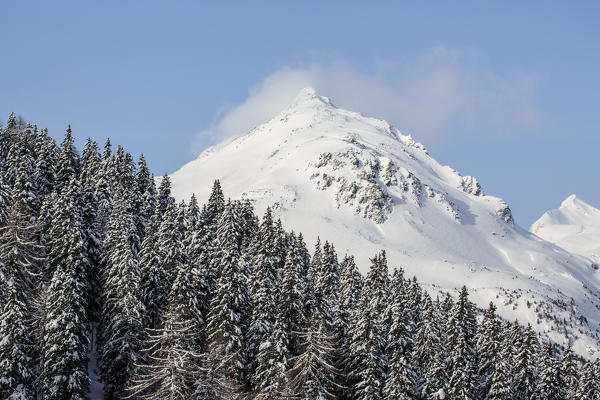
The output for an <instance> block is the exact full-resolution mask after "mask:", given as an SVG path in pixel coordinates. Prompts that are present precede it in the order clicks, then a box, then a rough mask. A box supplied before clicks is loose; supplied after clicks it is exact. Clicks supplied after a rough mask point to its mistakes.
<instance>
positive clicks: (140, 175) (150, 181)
mask: <svg viewBox="0 0 600 400" xmlns="http://www.w3.org/2000/svg"><path fill="white" fill-rule="evenodd" d="M137 170H138V172H137V177H136V179H137V192H138V204H137V205H136V210H137V219H136V226H137V228H138V234H139V235H140V237H143V236H144V234H145V231H146V227H147V226H148V224H149V223H150V218H152V215H154V210H155V209H156V196H157V195H156V184H155V183H154V176H153V175H152V174H151V173H150V169H149V168H148V164H147V163H146V159H145V158H144V155H143V154H142V155H141V156H140V159H139V161H138V168H137Z"/></svg>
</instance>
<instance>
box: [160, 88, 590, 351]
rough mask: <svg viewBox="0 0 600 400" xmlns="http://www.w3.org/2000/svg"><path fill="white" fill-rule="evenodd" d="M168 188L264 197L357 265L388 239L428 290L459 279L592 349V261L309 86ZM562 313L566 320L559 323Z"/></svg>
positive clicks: (260, 200)
mask: <svg viewBox="0 0 600 400" xmlns="http://www.w3.org/2000/svg"><path fill="white" fill-rule="evenodd" d="M171 178H172V183H173V194H174V196H175V197H176V198H177V199H179V200H180V199H188V198H189V196H191V194H192V193H196V196H197V197H198V200H199V201H206V200H207V199H208V196H209V193H210V190H211V186H212V182H213V180H214V179H217V178H218V179H220V181H221V184H222V187H223V190H224V191H225V194H226V195H228V196H231V197H232V198H248V199H251V200H253V201H254V203H255V207H256V210H257V212H258V213H259V215H260V214H262V213H263V212H264V210H265V209H266V207H267V206H269V205H271V206H274V211H275V212H276V213H277V214H278V215H279V216H280V217H281V219H282V221H283V223H284V225H285V226H286V228H287V229H294V230H296V231H299V232H302V233H303V234H304V237H305V239H306V241H307V242H308V244H309V246H312V245H313V244H314V243H315V241H316V238H317V236H320V237H321V238H322V239H323V240H330V241H331V242H333V243H334V244H335V246H336V249H337V251H338V253H339V255H340V256H342V255H343V254H344V253H346V252H348V253H351V254H354V255H355V256H356V258H357V262H358V264H359V266H360V268H361V270H362V271H363V272H365V271H366V270H367V269H368V267H369V257H372V256H373V255H374V254H375V253H376V252H378V251H379V250H380V249H385V250H386V251H387V254H388V260H389V263H390V266H391V267H402V268H404V269H405V271H406V272H407V275H409V276H412V275H415V276H416V277H417V278H418V279H419V281H420V282H421V283H423V284H424V285H425V286H426V287H427V288H428V289H429V290H430V292H431V293H432V294H436V293H441V292H445V291H450V292H451V293H455V291H456V290H458V289H459V288H460V287H461V286H462V285H467V287H469V288H470V293H471V297H472V299H473V300H474V301H475V302H476V303H477V304H478V305H479V306H481V307H482V308H483V307H486V306H487V303H488V302H489V301H493V302H494V303H495V304H496V305H497V306H498V311H499V314H500V315H501V316H503V317H504V318H507V319H510V320H512V319H515V318H518V319H519V321H521V322H522V323H528V322H529V323H531V324H532V325H533V326H534V328H535V329H536V330H538V331H539V332H545V333H547V334H548V335H549V336H550V337H552V338H553V340H555V341H557V342H559V343H562V344H565V343H566V341H565V335H564V332H565V330H566V331H568V332H569V334H570V335H571V336H572V337H575V338H577V340H576V342H575V344H574V349H575V350H576V351H577V352H578V353H579V354H582V355H584V356H586V357H597V356H598V355H599V354H598V351H599V349H600V346H599V342H598V338H599V336H598V335H599V332H600V309H599V307H600V306H599V305H598V304H600V272H597V271H594V270H593V269H591V268H590V263H589V262H588V261H587V260H586V259H584V258H583V257H578V256H574V255H572V254H570V253H568V252H567V251H565V250H563V249H562V248H560V247H558V246H555V245H554V244H552V243H549V242H547V241H544V240H542V239H540V238H539V237H538V236H536V235H534V234H532V233H530V232H528V231H527V230H525V229H523V228H521V227H519V226H518V225H516V224H515V223H514V221H513V220H512V216H511V212H510V208H509V207H508V206H507V205H506V203H505V202H504V201H503V200H501V199H499V198H497V197H493V196H489V195H485V194H484V193H483V189H482V188H481V186H480V184H479V183H478V182H477V180H476V179H475V178H472V177H463V176H461V175H460V174H459V173H458V172H456V171H455V170H453V169H452V168H450V167H448V166H442V165H440V164H439V163H437V162H436V161H435V160H434V159H433V158H432V157H431V156H430V155H429V154H428V152H427V150H426V149H425V148H424V147H423V145H421V144H420V143H417V142H415V141H414V140H413V139H412V138H411V137H410V136H405V135H402V134H401V133H400V132H399V131H398V130H397V129H395V128H393V127H392V126H390V124H388V123H387V122H385V121H382V120H378V119H374V118H367V117H364V116H362V115H360V114H358V113H355V112H351V111H347V110H343V109H339V108H336V107H335V106H334V105H333V104H332V103H331V102H330V101H329V99H327V98H325V97H321V96H318V95H317V94H316V93H315V92H314V90H313V89H311V88H306V89H304V90H302V91H301V92H300V94H299V95H298V97H297V98H296V100H295V101H294V103H293V104H292V105H291V106H289V107H288V108H286V109H285V110H284V111H282V112H281V113H280V114H279V115H278V116H276V117H275V118H273V119H272V120H271V121H269V122H267V123H265V124H263V125H261V126H259V127H257V128H255V129H254V130H252V131H251V132H249V133H247V134H245V135H243V136H240V137H238V138H235V139H232V140H229V141H227V142H224V143H221V144H219V145H217V146H214V147H212V148H210V149H207V150H206V151H204V152H203V153H202V154H201V155H200V156H199V157H198V158H197V159H196V160H194V161H192V162H190V163H188V164H186V165H184V166H183V167H182V168H181V169H179V170H178V171H176V172H175V173H173V175H172V177H171ZM563 321H566V323H565V322H563Z"/></svg>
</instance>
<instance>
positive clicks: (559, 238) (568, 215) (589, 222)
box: [530, 194, 600, 264]
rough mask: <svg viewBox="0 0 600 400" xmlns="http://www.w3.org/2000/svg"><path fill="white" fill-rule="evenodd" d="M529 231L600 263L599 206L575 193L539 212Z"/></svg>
mask: <svg viewBox="0 0 600 400" xmlns="http://www.w3.org/2000/svg"><path fill="white" fill-rule="evenodd" d="M530 231H531V232H533V233H535V234H536V235H538V236H539V237H541V238H542V239H544V240H547V241H549V242H552V243H554V244H556V245H557V246H560V247H562V248H563V249H565V250H568V251H570V252H571V253H573V254H579V255H582V256H585V257H589V258H591V259H592V260H593V261H594V262H595V263H596V264H598V263H600V210H598V209H597V208H595V207H593V206H591V205H589V204H588V203H586V202H585V201H583V200H581V199H580V198H578V197H577V196H575V195H574V194H573V195H571V196H569V197H567V198H566V199H565V201H563V202H562V204H561V205H560V207H559V208H558V209H556V210H551V211H548V212H547V213H545V214H544V215H542V217H541V218H540V219H538V220H537V221H536V222H534V223H533V225H531V228H530Z"/></svg>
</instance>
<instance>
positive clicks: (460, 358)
mask: <svg viewBox="0 0 600 400" xmlns="http://www.w3.org/2000/svg"><path fill="white" fill-rule="evenodd" d="M468 296H469V295H468V291H467V288H466V286H463V287H462V289H461V291H460V293H459V296H458V301H457V302H456V304H455V305H454V308H453V309H452V314H451V316H450V318H449V319H448V324H447V328H446V332H447V333H446V347H447V349H448V350H447V351H448V361H447V364H448V366H449V367H450V368H449V371H450V379H449V382H448V388H447V393H448V395H449V396H450V397H451V398H461V399H471V398H473V397H474V395H475V393H474V390H475V373H476V369H475V368H477V366H476V361H477V360H476V349H475V331H476V320H475V305H474V304H473V303H471V301H469V298H468Z"/></svg>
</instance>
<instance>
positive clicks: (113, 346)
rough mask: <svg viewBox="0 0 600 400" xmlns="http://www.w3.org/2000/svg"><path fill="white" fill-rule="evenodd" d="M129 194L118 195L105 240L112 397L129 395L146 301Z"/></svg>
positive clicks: (105, 357)
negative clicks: (128, 390)
mask: <svg viewBox="0 0 600 400" xmlns="http://www.w3.org/2000/svg"><path fill="white" fill-rule="evenodd" d="M127 199H128V197H127V196H126V195H124V194H123V189H120V190H119V191H118V192H117V194H116V195H115V199H114V207H113V211H112V213H111V218H110V222H109V232H108V234H107V237H106V240H105V242H104V248H105V260H104V263H105V265H106V266H107V275H106V277H105V279H104V290H103V293H104V296H103V297H104V299H103V308H102V319H101V322H100V332H99V337H98V339H99V344H100V359H99V367H100V376H101V377H102V380H103V382H104V395H105V398H106V399H108V400H112V399H118V398H121V397H123V396H124V395H125V391H126V388H127V386H128V384H129V380H130V378H131V376H132V375H133V372H134V369H135V364H136V363H139V362H140V354H139V352H140V348H141V346H142V338H143V316H144V315H145V310H144V304H143V303H142V301H141V293H140V292H141V290H140V280H141V272H140V267H139V260H138V255H137V253H136V247H137V244H136V242H137V241H138V240H139V239H138V238H137V232H136V227H135V223H134V221H133V217H132V215H131V212H130V209H129V203H128V201H127Z"/></svg>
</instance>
